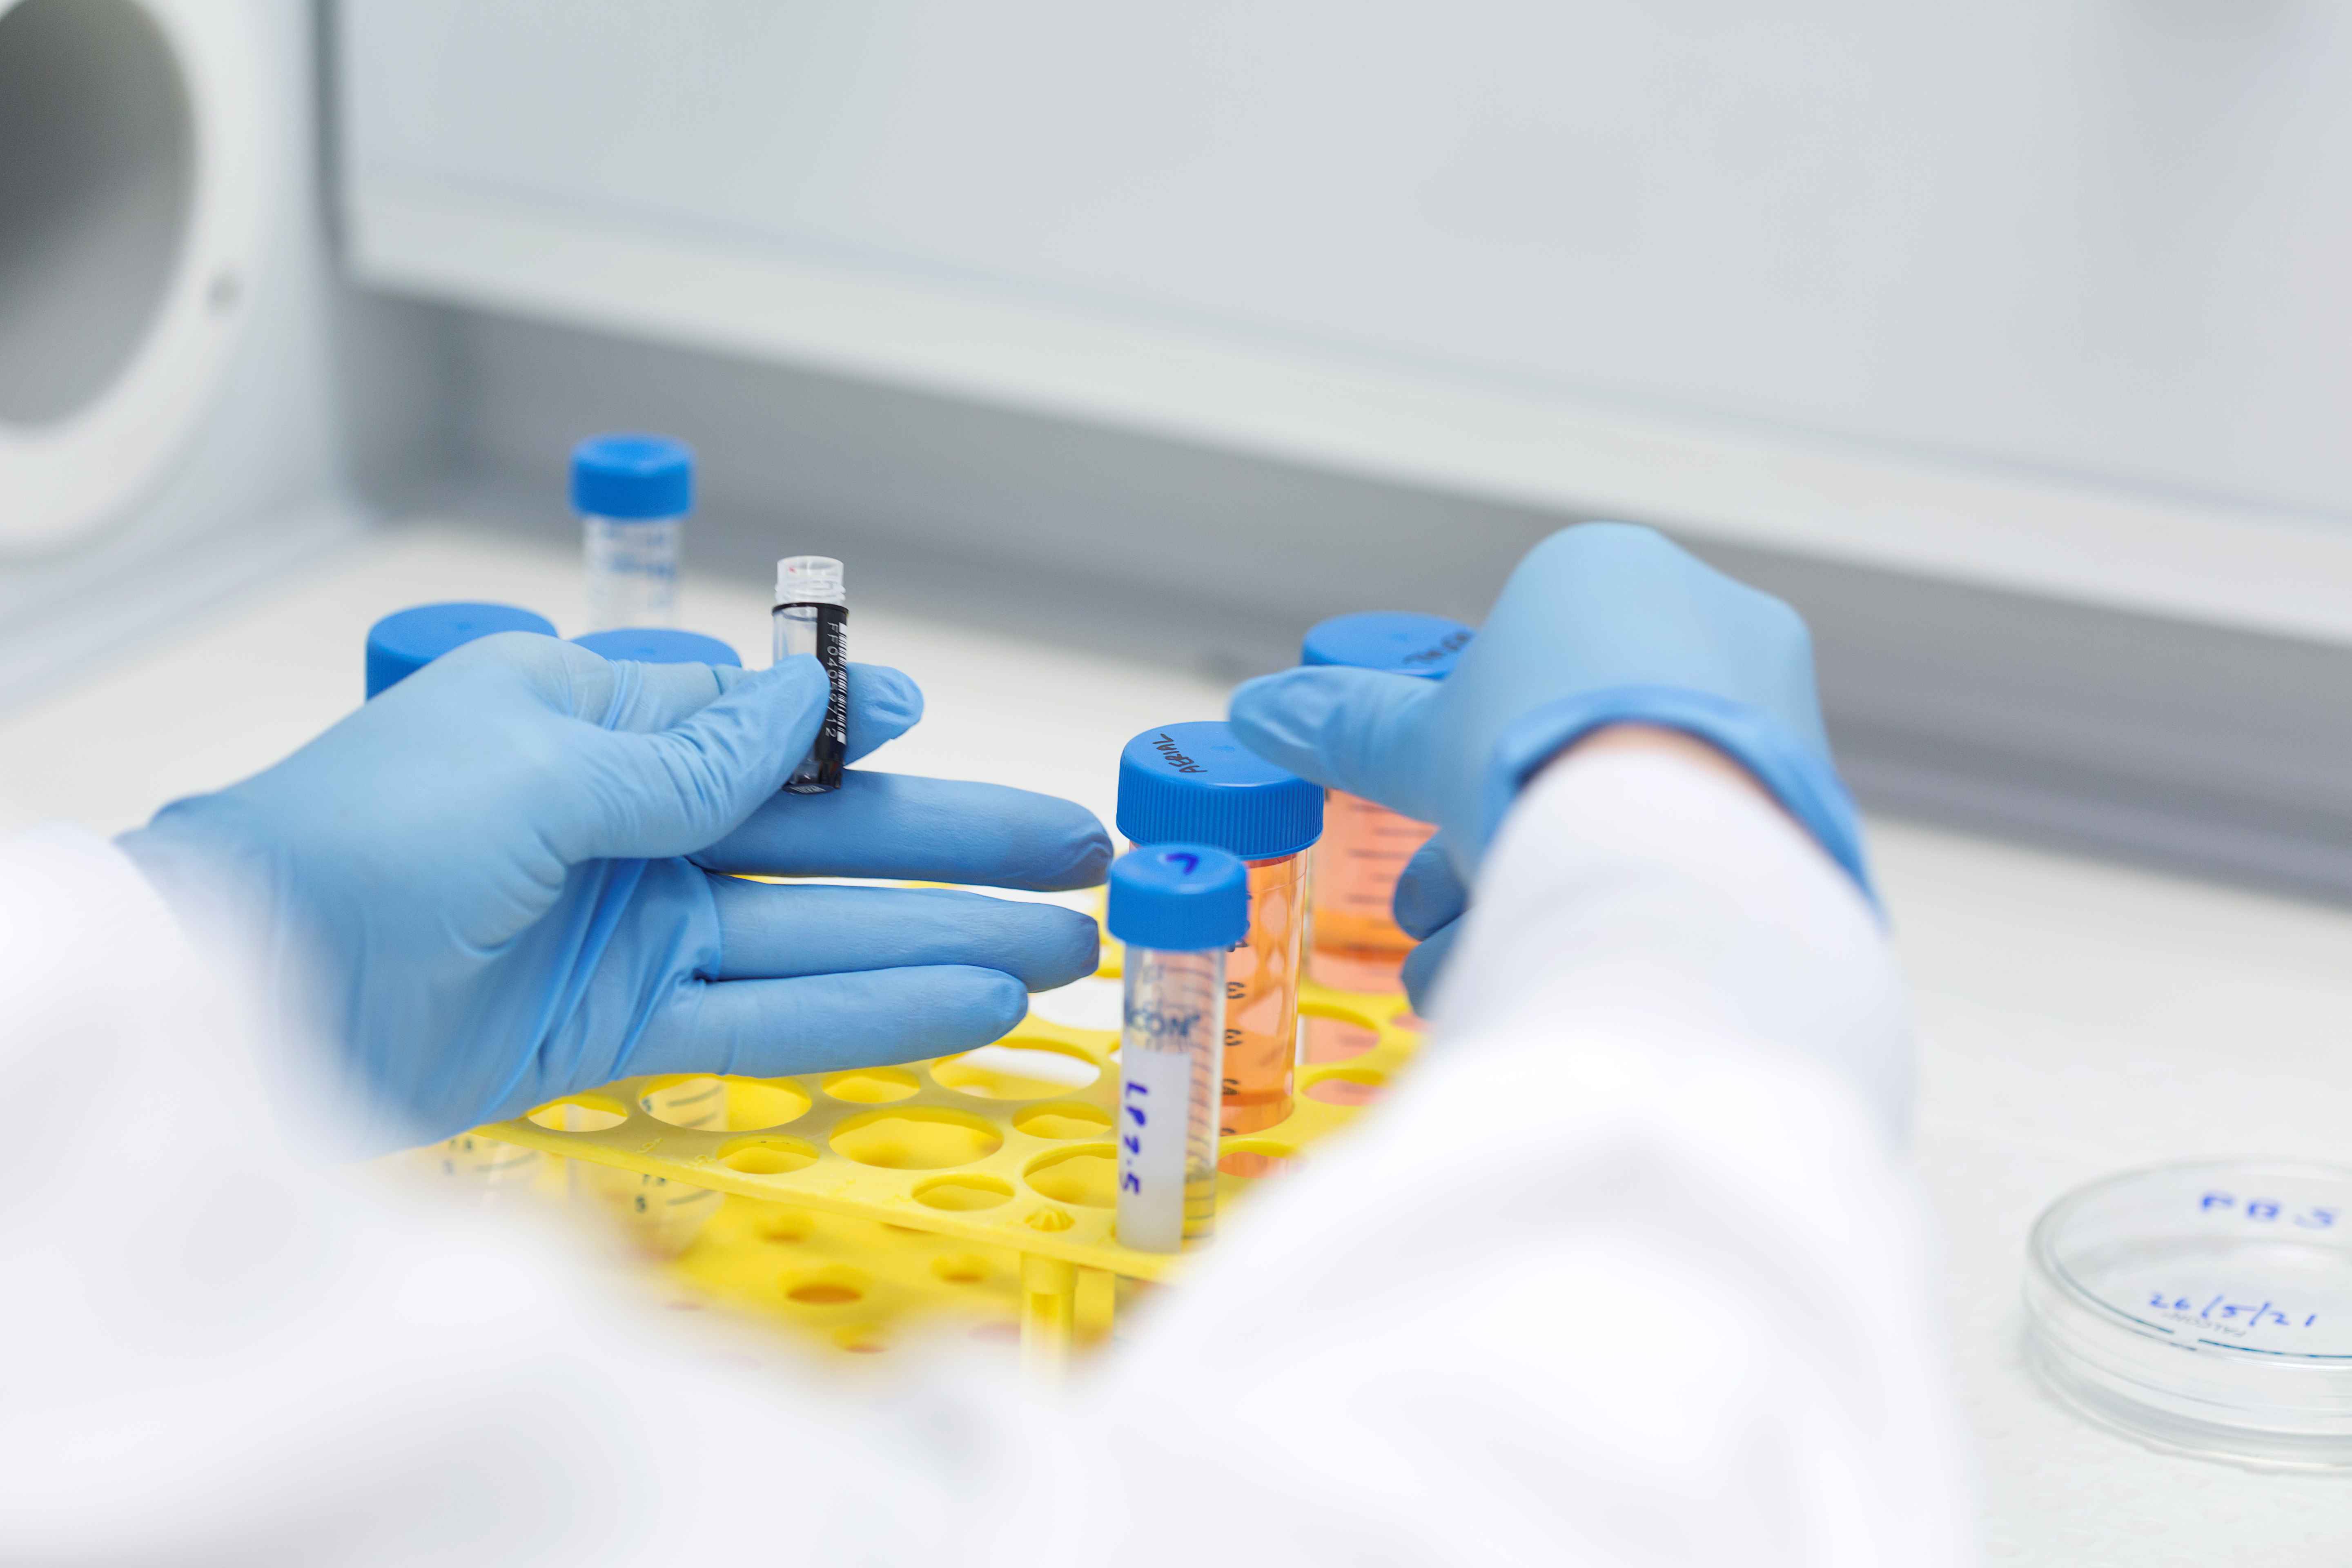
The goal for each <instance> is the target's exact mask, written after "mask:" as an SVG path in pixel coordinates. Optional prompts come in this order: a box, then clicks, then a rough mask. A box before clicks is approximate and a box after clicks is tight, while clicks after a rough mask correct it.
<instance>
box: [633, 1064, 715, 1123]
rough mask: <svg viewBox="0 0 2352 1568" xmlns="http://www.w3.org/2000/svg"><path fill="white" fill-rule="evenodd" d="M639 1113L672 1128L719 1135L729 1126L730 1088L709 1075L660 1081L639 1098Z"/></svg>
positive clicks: (658, 1079)
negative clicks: (728, 1098) (691, 1129)
mask: <svg viewBox="0 0 2352 1568" xmlns="http://www.w3.org/2000/svg"><path fill="white" fill-rule="evenodd" d="M637 1109H638V1110H642V1111H644V1112H645V1113H646V1115H648V1116H650V1117H652V1118H653V1119H654V1120H655V1121H663V1122H667V1123H668V1124H669V1125H670V1126H672V1127H688V1128H694V1129H697V1130H698V1131H711V1132H715V1131H721V1130H723V1129H724V1128H725V1127H726V1125H727V1085H726V1084H725V1083H724V1082H723V1081H721V1080H720V1079H716V1078H712V1077H709V1075H707V1074H695V1075H689V1076H683V1077H675V1078H657V1079H654V1080H653V1082H651V1083H649V1084H647V1085H646V1087H645V1089H643V1090H642V1091H641V1092H640V1093H639V1094H638V1096H637Z"/></svg>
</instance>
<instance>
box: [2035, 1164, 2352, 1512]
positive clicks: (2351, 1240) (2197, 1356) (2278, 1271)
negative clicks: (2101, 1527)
mask: <svg viewBox="0 0 2352 1568" xmlns="http://www.w3.org/2000/svg"><path fill="white" fill-rule="evenodd" d="M2025 1309H2026V1321H2027V1341H2028V1348H2029V1352H2030V1354H2031V1359H2032V1363H2033V1364H2034V1367H2035V1370H2036V1371H2037V1372H2038V1373H2040V1374H2041V1376H2042V1380H2043V1382H2044V1383H2045V1384H2047V1385H2048V1386H2049V1387H2050V1389H2051V1390H2052V1391H2053V1393H2055V1394H2058V1395H2059V1396H2060V1397H2061V1398H2062V1399H2063V1400H2064V1401H2066V1402H2067V1403H2068V1404H2070V1405H2073V1406H2074V1408H2075V1409H2076V1410H2078V1411H2080V1412H2082V1413H2083V1414H2084V1415H2088V1416H2090V1417H2091V1418H2093V1419H2094V1420H2095V1421H2098V1422H2100V1423H2102V1424H2104V1425H2105V1426H2111V1427H2114V1428H2116V1429H2117V1430H2120V1431H2122V1432H2124V1433H2126V1435H2128V1436H2133V1437H2136V1438H2138V1439H2140V1440H2141V1441H2143V1442H2147V1443H2150V1444H2153V1445H2154V1446H2156V1447H2161V1448H2165V1449H2168V1450H2170V1451H2173V1452H2176V1453H2183V1454H2193V1455H2198V1456H2200V1457H2204V1458H2219V1459H2229V1460H2234V1461H2237V1462H2240V1463H2244V1464H2252V1465H2258V1466H2266V1467H2293V1468H2352V1169H2348V1168H2346V1167H2343V1166H2337V1165H2326V1164H2315V1163H2299V1162H2294V1161H2283V1160H2223V1161H2212V1162H2204V1163H2185V1164H2172V1165H2155V1166H2149V1167H2147V1168H2145V1169H2142V1170H2136V1171H2126V1172H2123V1173H2120V1174H2118V1175H2113V1176H2108V1177H2105V1178H2104V1179H2102V1180H2100V1181H2096V1182H2093V1183H2091V1184H2089V1185H2087V1186H2084V1187H2078V1188H2077V1189H2075V1190H2074V1192H2072V1193H2069V1194H2066V1196H2064V1197H2063V1198H2061V1199H2059V1200H2058V1201H2057V1202H2056V1203H2054V1204H2053V1205H2051V1206H2050V1208H2049V1209H2048V1210H2047V1211H2046V1212H2045V1213H2044V1214H2043V1215H2042V1217H2041V1219H2040V1220H2038V1221H2036V1222H2035V1224H2034V1226H2033V1234H2032V1239H2031V1241H2030V1242H2029V1243H2028V1245H2027V1249H2026V1276H2025Z"/></svg>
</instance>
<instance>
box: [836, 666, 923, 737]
mask: <svg viewBox="0 0 2352 1568" xmlns="http://www.w3.org/2000/svg"><path fill="white" fill-rule="evenodd" d="M849 718H850V728H851V735H850V743H851V745H852V746H853V747H856V748H858V749H859V750H860V752H861V753H862V752H870V751H872V750H873V749H874V748H875V747H877V746H879V745H881V744H883V743H884V742H888V741H895V740H897V739H898V737H899V736H901V735H903V734H905V733H906V732H907V731H909V730H911V729H913V728H914V727H915V726H916V725H917V724H919V723H920V722H921V721H922V718H923V689H922V688H921V687H919V686H918V685H916V684H915V682H914V679H913V678H912V677H910V676H908V674H906V672H904V671H903V670H897V669H893V668H890V667H889V666H888V665H887V664H853V665H851V666H850V667H849Z"/></svg>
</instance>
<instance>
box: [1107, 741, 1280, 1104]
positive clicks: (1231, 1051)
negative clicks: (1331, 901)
mask: <svg viewBox="0 0 2352 1568" xmlns="http://www.w3.org/2000/svg"><path fill="white" fill-rule="evenodd" d="M1118 828H1119V831H1120V832H1121V833H1123V834H1125V835H1126V836H1127V837H1128V840H1129V843H1131V844H1133V845H1135V846H1136V847H1139V848H1151V847H1156V846H1159V845H1163V844H1206V845H1209V846H1211V847H1215V848H1218V849H1222V850H1223V851H1224V852H1225V853H1227V854H1228V855H1232V856H1234V857H1236V858H1239V859H1241V860H1243V861H1244V862H1246V863H1247V866H1248V875H1249V900H1250V918H1249V929H1248V931H1247V933H1246V934H1245V935H1244V938H1243V939H1242V941H1241V942H1238V943H1237V944H1236V945H1235V946H1234V948H1233V949H1232V950H1231V951H1230V952H1228V953H1227V955H1226V961H1225V1026H1224V1067H1223V1073H1222V1077H1223V1105H1224V1110H1223V1116H1222V1117H1221V1119H1220V1125H1221V1127H1222V1129H1223V1131H1224V1132H1225V1133H1226V1134H1228V1135H1231V1134H1234V1133H1240V1132H1255V1131H1260V1130H1261V1129H1264V1128H1267V1127H1271V1126H1273V1125H1274V1124H1275V1123H1276V1122H1277V1121H1282V1120H1283V1119H1284V1118H1286V1117H1287V1116H1288V1115H1289V1114H1290V1110H1291V1095H1292V1087H1293V1084H1294V1082H1295V1080H1296V1077H1297V1058H1298V977H1299V966H1300V961H1301V959H1302V958H1303V956H1304V953H1305V947H1306V931H1307V854H1306V852H1307V849H1308V848H1309V847H1312V846H1313V845H1314V843H1315V840H1316V839H1317V838H1318V837H1320V836H1321V834H1322V831H1323V792H1322V791H1321V790H1320V789H1318V788H1317V787H1316V786H1315V785H1313V784H1308V783H1307V781H1306V780H1305V779H1302V778H1300V777H1298V775H1297V774H1296V773H1286V772H1285V771H1283V770H1282V769H1280V768H1278V767H1276V766H1275V765H1274V764H1273V763H1269V762H1267V761H1265V759H1264V758H1262V757H1260V756H1258V755H1257V753H1255V752H1252V751H1250V750H1249V749H1248V748H1247V747H1245V746H1244V745H1243V744H1242V743H1241V742H1239V741H1237V740H1235V739H1234V735H1233V731H1231V730H1230V729H1229V728H1228V727H1226V726H1225V725H1224V724H1223V723H1219V722H1214V721H1209V722H1195V723H1189V724H1170V725H1168V726H1166V727H1164V728H1162V729H1158V730H1146V731H1144V732H1143V733H1142V734H1140V735H1138V736H1137V737H1136V738H1135V739H1134V740H1132V741H1129V742H1128V743H1127V747H1126V749H1125V750H1124V751H1122V752H1120V753H1119V759H1118Z"/></svg>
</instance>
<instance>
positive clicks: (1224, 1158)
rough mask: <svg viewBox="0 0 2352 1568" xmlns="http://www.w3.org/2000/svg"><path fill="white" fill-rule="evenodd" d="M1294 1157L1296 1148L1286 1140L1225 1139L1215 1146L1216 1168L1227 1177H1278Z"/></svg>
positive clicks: (1295, 1156)
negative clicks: (1285, 1141)
mask: <svg viewBox="0 0 2352 1568" xmlns="http://www.w3.org/2000/svg"><path fill="white" fill-rule="evenodd" d="M1297 1157H1298V1151H1297V1150H1296V1149H1294V1148H1292V1147H1291V1146H1290V1145H1289V1144H1287V1143H1276V1142H1269V1141H1267V1140H1265V1139H1258V1138H1229V1139H1227V1140H1225V1141H1224V1142H1223V1143H1221V1144H1219V1145H1218V1147H1217V1170H1218V1171H1219V1172H1220V1173H1223V1174H1224V1175H1228V1176H1253V1177H1255V1176H1278V1175H1280V1174H1282V1173H1283V1172H1285V1171H1287V1170H1288V1169H1290V1166H1291V1162H1293V1161H1294V1160H1296V1159H1297Z"/></svg>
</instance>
